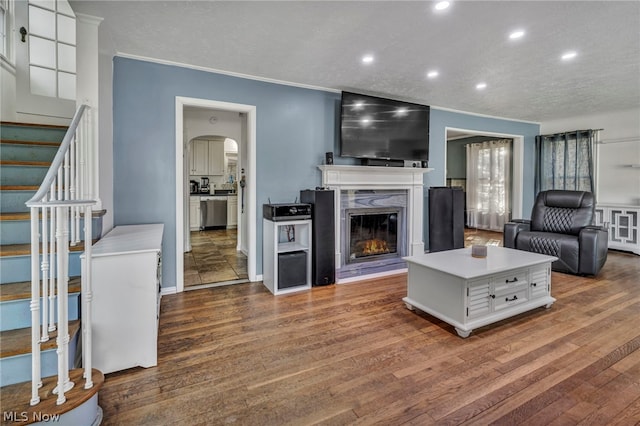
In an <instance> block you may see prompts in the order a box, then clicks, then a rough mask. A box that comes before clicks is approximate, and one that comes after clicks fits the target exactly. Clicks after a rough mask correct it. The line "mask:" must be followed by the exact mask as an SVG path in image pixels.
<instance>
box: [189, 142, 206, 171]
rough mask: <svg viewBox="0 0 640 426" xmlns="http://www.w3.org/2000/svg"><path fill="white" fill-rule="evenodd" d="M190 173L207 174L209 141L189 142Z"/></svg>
mask: <svg viewBox="0 0 640 426" xmlns="http://www.w3.org/2000/svg"><path fill="white" fill-rule="evenodd" d="M191 174H192V175H202V176H206V175H208V174H209V141H193V142H191Z"/></svg>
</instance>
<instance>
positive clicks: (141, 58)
mask: <svg viewBox="0 0 640 426" xmlns="http://www.w3.org/2000/svg"><path fill="white" fill-rule="evenodd" d="M114 56H119V57H122V58H128V59H135V60H138V61H144V62H152V63H156V64H162V65H172V66H175V67H181V68H188V69H193V70H198V71H204V72H211V73H215V74H222V75H228V76H231V77H239V78H246V79H248V80H255V81H263V82H265V83H273V84H282V85H284V86H292V87H300V88H302V89H310V90H319V91H323V92H330V93H342V90H339V89H330V88H328V87H320V86H312V85H309V84H301V83H293V82H290V81H284V80H277V79H273V78H266V77H258V76H255V75H250V74H242V73H238V72H232V71H225V70H219V69H215V68H209V67H203V66H199V65H191V64H185V63H182V62H175V61H168V60H164V59H157V58H150V57H148V56H141V55H134V54H130V53H125V52H116V53H115V55H114ZM429 107H430V108H432V109H437V110H440V111H448V112H454V113H459V114H465V115H472V116H476V117H484V118H492V119H496V120H506V121H515V122H519V123H527V124H538V125H540V123H539V122H536V121H527V120H518V119H515V118H508V117H497V116H493V115H487V114H479V113H475V112H469V111H461V110H456V109H451V108H445V107H439V106H436V105H429Z"/></svg>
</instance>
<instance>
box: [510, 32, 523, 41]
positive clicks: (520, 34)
mask: <svg viewBox="0 0 640 426" xmlns="http://www.w3.org/2000/svg"><path fill="white" fill-rule="evenodd" d="M523 36H524V30H515V31H514V32H512V33H511V34H509V38H510V39H511V40H516V39H519V38H522V37H523Z"/></svg>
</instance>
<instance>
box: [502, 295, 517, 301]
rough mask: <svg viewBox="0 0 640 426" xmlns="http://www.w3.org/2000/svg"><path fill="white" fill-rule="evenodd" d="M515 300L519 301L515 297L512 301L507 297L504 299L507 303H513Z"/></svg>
mask: <svg viewBox="0 0 640 426" xmlns="http://www.w3.org/2000/svg"><path fill="white" fill-rule="evenodd" d="M514 300H518V296H513V297H512V298H511V299H509V298H508V297H505V299H504V301H505V302H513V301H514Z"/></svg>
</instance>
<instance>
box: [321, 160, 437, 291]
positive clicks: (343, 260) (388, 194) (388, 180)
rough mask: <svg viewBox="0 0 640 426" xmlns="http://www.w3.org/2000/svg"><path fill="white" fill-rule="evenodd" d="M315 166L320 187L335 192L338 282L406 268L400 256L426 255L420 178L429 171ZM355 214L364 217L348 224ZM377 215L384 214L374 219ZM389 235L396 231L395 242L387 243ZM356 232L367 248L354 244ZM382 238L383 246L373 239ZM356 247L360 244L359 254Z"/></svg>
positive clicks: (391, 272)
mask: <svg viewBox="0 0 640 426" xmlns="http://www.w3.org/2000/svg"><path fill="white" fill-rule="evenodd" d="M318 168H319V169H320V170H321V171H322V185H323V186H324V187H326V188H329V189H333V190H334V191H335V195H336V198H335V236H336V240H335V241H336V244H335V247H336V261H335V264H336V279H337V282H338V283H347V282H351V281H358V280H361V279H363V278H364V277H374V276H383V275H388V274H393V273H397V272H398V271H403V270H406V267H407V266H406V262H405V261H404V260H403V257H405V256H412V255H414V254H418V253H424V242H423V235H422V234H423V229H422V211H423V205H424V193H423V186H424V183H423V176H424V174H425V173H427V172H429V171H431V170H432V169H423V168H417V167H406V168H405V167H376V166H347V165H321V166H318ZM365 210H366V212H364V211H365ZM363 212H364V213H363ZM353 214H356V216H357V215H363V217H362V218H359V219H353V220H352V217H353ZM379 214H381V215H383V216H381V217H378V216H377V215H379ZM394 215H395V217H394ZM358 220H361V221H362V222H363V224H364V225H365V229H366V232H365V231H364V230H362V231H357V232H356V230H355V229H354V228H353V226H352V225H357V224H358V223H357V221H358ZM354 221H355V223H353V222H354ZM393 222H395V223H393ZM394 226H395V230H394ZM387 231H389V234H390V235H391V234H392V233H393V232H395V234H396V239H394V238H391V237H390V238H389V239H388V240H387V239H386V238H387ZM391 231H393V232H391ZM354 233H356V234H359V235H362V236H363V239H366V240H373V241H369V242H368V243H367V244H368V245H369V247H368V248H367V247H364V244H360V243H358V242H356V243H355V244H352V243H351V236H352V234H354ZM364 236H368V237H367V238H364ZM381 236H382V237H384V240H385V243H386V245H387V247H384V243H380V242H379V241H377V240H383V238H381ZM359 244H360V245H363V247H362V249H363V250H364V252H362V253H361V252H360V247H358V245H359ZM387 251H388V252H387Z"/></svg>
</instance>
